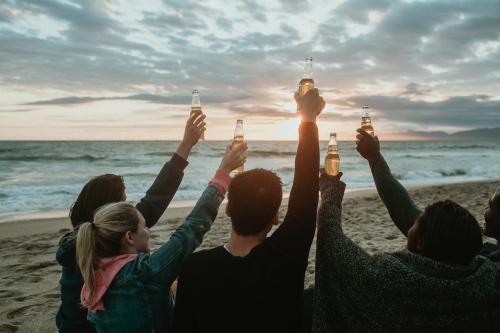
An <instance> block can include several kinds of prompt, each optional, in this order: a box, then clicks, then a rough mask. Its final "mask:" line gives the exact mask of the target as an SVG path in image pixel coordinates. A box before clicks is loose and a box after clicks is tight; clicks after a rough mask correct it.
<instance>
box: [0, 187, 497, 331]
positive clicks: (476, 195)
mask: <svg viewBox="0 0 500 333" xmlns="http://www.w3.org/2000/svg"><path fill="white" fill-rule="evenodd" d="M499 184H500V181H497V182H476V183H464V184H453V185H440V186H434V187H423V188H416V189H412V190H411V191H410V192H411V195H412V196H413V198H414V199H415V200H416V201H417V202H418V203H419V204H420V205H422V206H423V205H425V204H428V203H431V202H433V201H435V200H438V199H447V198H451V199H454V200H455V201H457V202H458V203H460V204H462V205H463V206H465V207H466V208H468V209H469V210H470V211H471V212H472V213H473V214H474V215H475V216H476V218H477V219H478V220H479V221H480V222H482V221H483V217H482V216H483V210H484V206H485V205H486V202H487V200H488V198H489V196H490V194H491V192H492V191H493V190H494V189H495V187H496V186H498V185H499ZM285 210H286V207H285V206H283V207H282V209H281V218H283V216H284V215H285ZM188 211H189V209H186V208H178V209H169V210H168V212H167V213H166V214H165V218H164V219H162V221H161V222H160V223H159V224H158V225H157V226H155V227H154V228H153V229H152V238H151V243H152V247H153V248H157V247H158V246H159V245H161V244H162V243H163V242H165V241H166V240H167V239H168V237H169V235H170V234H171V233H172V231H173V230H174V229H175V228H176V227H177V226H178V225H179V224H180V223H182V221H183V219H182V216H185V215H186V213H187V212H188ZM343 217H344V218H343V221H344V222H343V225H344V230H345V232H346V233H347V234H348V235H349V236H350V237H351V238H352V239H353V240H354V241H356V242H357V243H358V244H360V245H361V246H362V247H363V248H365V249H366V250H368V251H369V252H371V253H376V252H387V251H395V250H398V249H401V248H402V247H404V246H405V238H404V236H403V235H401V234H400V232H399V230H398V229H397V228H396V227H395V226H394V225H393V224H392V222H391V221H390V218H389V215H388V214H387V212H386V210H385V207H384V206H383V204H382V202H381V201H380V199H379V198H378V196H377V194H376V193H375V192H374V191H360V192H351V193H348V194H347V195H346V198H345V199H344V205H343ZM69 229H70V223H69V220H68V219H67V218H64V219H50V220H36V221H33V220H32V221H16V222H12V223H0V239H1V242H0V258H1V260H0V332H55V331H56V328H55V320H54V318H55V314H56V311H57V307H58V304H59V285H58V280H59V276H60V272H61V270H60V267H59V266H58V265H57V263H56V261H55V259H54V257H55V252H56V248H57V243H58V241H59V238H60V237H61V236H62V235H63V234H64V233H66V232H68V231H69ZM229 234H230V221H229V220H228V218H227V217H226V216H225V215H224V213H223V210H222V209H221V211H220V213H219V216H218V217H217V220H216V222H215V224H214V226H213V228H212V230H211V231H210V232H209V233H208V234H207V235H206V236H205V240H204V242H203V244H202V246H201V247H200V249H205V248H211V247H214V246H218V245H220V244H222V243H223V242H224V241H226V240H227V239H228V237H229ZM315 250H316V248H315V243H313V247H312V249H311V253H310V256H309V267H308V269H307V273H306V281H305V285H306V286H310V285H311V284H312V283H313V282H314V258H315Z"/></svg>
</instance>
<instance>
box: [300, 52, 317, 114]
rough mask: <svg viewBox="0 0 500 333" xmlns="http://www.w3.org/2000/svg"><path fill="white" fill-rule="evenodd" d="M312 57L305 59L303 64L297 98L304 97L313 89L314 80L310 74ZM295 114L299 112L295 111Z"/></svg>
mask: <svg viewBox="0 0 500 333" xmlns="http://www.w3.org/2000/svg"><path fill="white" fill-rule="evenodd" d="M312 61H313V58H312V57H307V58H306V62H305V64H304V74H303V75H302V79H301V80H300V82H299V90H298V94H299V96H304V95H305V94H306V93H307V92H308V91H309V90H311V89H314V80H313V73H312ZM297 113H299V110H298V109H297Z"/></svg>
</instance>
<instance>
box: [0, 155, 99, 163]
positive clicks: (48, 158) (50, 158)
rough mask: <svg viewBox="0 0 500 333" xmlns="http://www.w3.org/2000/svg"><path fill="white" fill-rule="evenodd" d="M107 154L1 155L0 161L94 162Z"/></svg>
mask: <svg viewBox="0 0 500 333" xmlns="http://www.w3.org/2000/svg"><path fill="white" fill-rule="evenodd" d="M106 158H107V156H105V155H99V156H97V155H78V156H60V155H45V156H44V155H41V156H31V155H25V156H22V155H21V156H0V161H19V162H32V161H86V162H94V161H99V160H105V159H106Z"/></svg>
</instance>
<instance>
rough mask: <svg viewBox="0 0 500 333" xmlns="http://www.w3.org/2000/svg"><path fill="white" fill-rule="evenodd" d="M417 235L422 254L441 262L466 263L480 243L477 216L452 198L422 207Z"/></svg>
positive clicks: (480, 245) (481, 239) (477, 251)
mask: <svg viewBox="0 0 500 333" xmlns="http://www.w3.org/2000/svg"><path fill="white" fill-rule="evenodd" d="M418 234H419V235H420V238H421V239H422V243H423V244H422V249H421V251H422V254H423V255H425V256H427V257H429V258H432V259H435V260H438V261H442V262H448V263H454V264H461V265H467V264H469V263H470V262H471V260H472V259H473V258H474V257H475V256H476V255H478V254H479V251H480V250H481V248H482V246H483V238H482V232H481V227H480V226H479V223H478V222H477V220H476V218H475V217H474V216H472V214H471V213H470V212H469V211H468V210H467V209H465V208H464V207H462V206H460V205H459V204H457V203H456V202H454V201H452V200H444V201H437V202H434V203H433V204H430V205H428V206H427V207H425V210H424V212H423V213H422V215H420V217H419V222H418Z"/></svg>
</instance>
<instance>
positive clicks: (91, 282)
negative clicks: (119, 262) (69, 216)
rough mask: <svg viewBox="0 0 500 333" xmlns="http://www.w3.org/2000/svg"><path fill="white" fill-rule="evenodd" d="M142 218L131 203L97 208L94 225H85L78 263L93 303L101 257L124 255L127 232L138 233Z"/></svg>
mask: <svg viewBox="0 0 500 333" xmlns="http://www.w3.org/2000/svg"><path fill="white" fill-rule="evenodd" d="M138 224H139V216H138V215H137V210H136V208H135V207H134V206H133V205H132V204H130V203H127V202H114V203H110V204H107V205H104V206H102V207H100V208H98V209H97V211H96V212H95V214H94V221H93V222H85V223H82V224H81V225H80V227H79V230H78V234H77V238H76V260H77V263H78V266H79V267H80V271H81V272H82V276H83V281H84V283H85V284H86V285H87V288H88V289H89V291H90V295H89V302H92V301H93V298H94V296H95V292H96V281H95V271H96V269H97V265H98V261H99V259H101V258H106V257H113V256H117V255H120V254H122V238H123V235H124V234H125V233H126V232H127V231H132V232H135V231H137V226H138Z"/></svg>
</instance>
